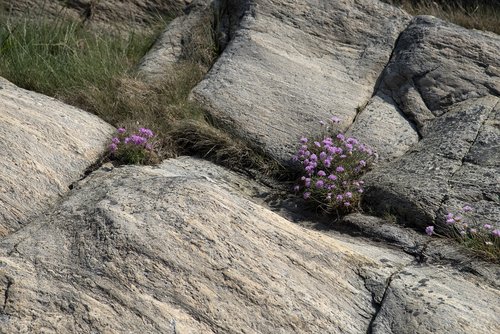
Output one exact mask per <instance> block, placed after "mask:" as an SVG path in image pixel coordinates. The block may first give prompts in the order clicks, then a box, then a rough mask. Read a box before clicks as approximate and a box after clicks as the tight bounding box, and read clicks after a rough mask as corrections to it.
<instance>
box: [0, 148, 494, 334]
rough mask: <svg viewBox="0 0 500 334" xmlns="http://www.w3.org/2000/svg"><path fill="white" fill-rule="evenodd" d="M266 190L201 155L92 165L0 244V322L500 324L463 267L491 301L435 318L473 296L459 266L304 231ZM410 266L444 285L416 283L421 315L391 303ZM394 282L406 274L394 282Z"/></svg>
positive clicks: (122, 327)
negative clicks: (267, 201)
mask: <svg viewBox="0 0 500 334" xmlns="http://www.w3.org/2000/svg"><path fill="white" fill-rule="evenodd" d="M252 184H254V186H252ZM260 187H262V186H260V185H257V184H255V183H254V182H252V181H249V180H246V179H244V178H242V177H240V176H238V175H236V174H234V173H231V172H227V171H225V170H224V169H222V168H221V167H217V166H214V165H212V164H210V163H208V162H202V161H199V160H195V159H191V158H183V159H176V160H166V161H165V162H164V163H163V164H162V165H160V166H159V167H137V166H127V167H122V168H115V169H113V170H111V171H110V170H109V169H100V170H98V171H96V172H94V173H93V174H92V175H91V176H89V177H88V178H86V179H85V180H83V181H81V182H80V183H79V184H78V186H77V187H75V189H73V190H72V192H71V194H70V195H69V196H68V197H67V198H66V199H65V200H64V201H63V202H62V203H61V205H60V206H59V207H58V208H57V209H55V210H54V211H53V212H51V213H50V214H49V215H48V216H47V217H46V218H45V219H43V220H40V221H36V222H33V223H32V224H30V225H29V226H26V227H24V228H23V229H21V230H19V231H18V232H16V233H14V234H11V235H9V236H8V237H6V238H5V239H4V240H2V241H1V242H0V295H2V296H5V300H4V301H3V305H2V304H0V324H1V326H0V332H1V333H26V332H45V333H92V332H96V333H101V332H102V333H139V332H147V333H215V332H219V333H220V332H223V333H241V332H248V333H254V332H259V333H290V332H296V333H318V332H327V333H365V332H367V331H368V329H369V328H370V326H371V321H372V319H375V320H376V326H375V327H374V328H373V329H374V330H375V329H376V330H379V329H378V328H382V329H380V330H383V328H386V327H387V328H389V327H390V328H391V330H392V332H393V333H412V332H417V330H419V329H420V328H423V326H425V328H430V329H432V326H435V328H436V329H441V328H444V327H443V323H445V324H446V329H447V330H449V332H450V333H485V332H491V330H492V329H494V328H495V326H496V327H498V325H500V323H499V320H498V319H497V318H495V316H494V315H495V314H496V313H498V311H500V305H499V300H500V298H499V297H500V293H499V291H498V290H496V289H494V288H492V287H491V285H489V284H488V283H486V282H483V281H481V280H478V279H477V278H475V277H469V276H467V275H462V274H459V276H458V277H459V280H460V282H461V286H462V287H465V288H466V289H469V290H468V291H469V292H468V293H469V294H471V295H474V296H475V299H480V300H484V304H486V305H483V302H481V303H478V304H477V305H476V306H475V308H473V309H470V308H467V307H463V309H461V314H460V318H455V317H448V313H440V314H439V316H440V317H441V318H446V320H445V322H441V323H437V320H436V322H430V323H431V324H432V326H431V325H429V319H428V318H427V316H425V315H424V312H425V311H427V310H428V312H432V311H433V310H436V311H438V312H441V311H443V312H449V314H450V315H453V316H455V315H456V313H455V310H456V307H458V306H457V305H466V303H467V302H464V301H463V300H462V298H465V297H467V296H465V297H463V295H462V294H459V293H455V292H445V291H444V290H445V288H446V286H445V285H446V284H448V283H447V282H449V281H450V280H453V279H455V278H456V276H454V274H453V272H452V270H451V269H449V268H446V267H443V268H440V272H439V273H435V272H434V271H433V268H429V267H427V266H426V265H425V264H424V265H421V266H413V265H412V263H413V260H412V257H410V256H408V255H405V254H403V253H400V252H399V251H397V250H391V249H389V248H385V247H384V246H380V245H379V246H376V245H373V244H369V243H366V242H361V241H360V240H354V239H353V240H351V241H350V240H348V239H346V238H343V239H342V240H337V239H335V238H333V237H331V236H327V235H325V234H322V233H319V232H315V231H310V230H306V229H303V228H300V227H298V226H297V225H295V224H292V223H290V222H288V221H287V220H285V219H284V218H282V217H280V216H278V215H276V214H275V213H273V212H271V211H269V210H267V209H266V208H264V207H263V206H259V205H257V204H255V203H254V202H252V201H250V200H249V198H250V195H252V193H253V192H261V191H262V190H263V189H260ZM240 189H250V192H248V193H247V194H246V195H245V194H243V195H242V194H241V191H240ZM408 266H410V269H408V270H411V273H412V275H414V276H415V277H414V276H409V277H410V281H409V282H410V283H411V284H412V285H415V286H417V285H419V284H422V282H420V283H419V281H420V280H421V278H420V276H426V277H425V279H426V280H428V281H426V284H427V285H429V286H439V289H437V288H436V290H435V291H436V293H431V292H426V293H425V294H423V296H420V295H419V294H418V292H415V291H414V290H411V291H410V292H409V296H410V297H409V299H408V301H409V302H411V303H413V304H412V310H415V311H417V310H420V311H421V314H422V315H421V316H420V317H418V316H415V317H407V316H406V315H405V314H403V315H402V316H399V314H400V313H402V312H403V311H402V310H395V309H393V307H391V306H390V305H393V304H395V305H397V306H400V303H402V302H403V301H402V298H404V296H405V295H404V293H403V292H405V291H406V290H405V289H409V288H407V287H406V286H405V285H404V284H405V283H406V281H405V280H404V279H405V277H406V276H405V272H406V271H405V268H406V267H408ZM399 277H401V278H399ZM388 281H390V282H392V281H394V282H396V283H397V284H395V285H394V287H392V285H390V286H389V290H387V289H386V287H387V282H388ZM386 290H387V291H389V292H386ZM401 291H402V292H401ZM414 295H415V296H420V299H413V296H414ZM442 296H445V297H446V300H445V301H444V302H443V303H441V304H440V299H439V298H441V297H442ZM385 300H387V301H388V303H389V304H388V305H385ZM426 303H430V305H431V306H432V308H428V307H427V304H426ZM378 304H381V310H383V312H381V313H379V314H378V315H377V310H378V308H379V307H378V306H377V305H378ZM434 307H435V309H434ZM387 312H394V313H395V314H397V315H398V316H397V317H393V318H390V319H388V318H387V317H386V314H387ZM398 312H399V313H398ZM483 313H485V314H486V315H485V316H484V319H485V321H473V320H477V317H478V316H479V315H481V317H483V316H482V314H483ZM380 326H382V327H380ZM384 326H385V327H384ZM430 329H429V330H430Z"/></svg>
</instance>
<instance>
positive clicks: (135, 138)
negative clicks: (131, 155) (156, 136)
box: [130, 135, 148, 146]
mask: <svg viewBox="0 0 500 334" xmlns="http://www.w3.org/2000/svg"><path fill="white" fill-rule="evenodd" d="M130 141H131V142H132V143H134V144H135V145H137V146H139V145H144V144H145V143H146V142H147V141H148V140H147V139H146V138H144V137H141V136H138V135H132V136H130Z"/></svg>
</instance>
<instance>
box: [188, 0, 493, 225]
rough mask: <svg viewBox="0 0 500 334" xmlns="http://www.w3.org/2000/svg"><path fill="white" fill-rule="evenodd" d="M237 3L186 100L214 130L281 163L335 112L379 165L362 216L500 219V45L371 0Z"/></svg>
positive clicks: (413, 220) (422, 220) (419, 221)
mask: <svg viewBox="0 0 500 334" xmlns="http://www.w3.org/2000/svg"><path fill="white" fill-rule="evenodd" d="M240 4H241V8H246V12H244V15H243V16H242V19H241V21H240V23H239V26H237V30H233V31H232V34H231V37H232V40H231V41H230V43H229V44H228V46H227V48H226V49H225V51H224V53H223V54H222V56H221V57H220V59H219V60H218V61H217V63H216V64H215V65H214V66H213V68H212V70H211V71H210V72H209V74H208V75H207V77H206V79H205V80H203V81H202V82H201V83H200V84H199V85H198V86H197V87H196V88H195V89H194V90H193V93H192V97H193V98H194V99H196V100H198V101H200V102H201V103H202V105H204V107H205V108H206V109H207V110H208V112H210V113H211V115H212V116H214V118H215V119H216V120H218V121H220V122H221V124H223V125H226V126H227V128H228V129H230V131H233V132H235V133H236V134H237V135H239V136H240V137H242V138H244V139H246V140H247V141H248V142H250V143H251V144H253V145H255V146H256V147H258V148H259V149H262V150H263V151H264V152H267V153H268V154H269V155H271V156H272V157H274V158H276V159H278V160H280V161H282V162H285V163H286V162H289V159H290V156H291V154H292V152H293V151H294V149H296V147H297V138H299V137H300V136H301V135H306V136H314V135H315V134H319V132H320V129H319V123H318V122H319V121H320V120H324V119H328V118H329V116H330V115H332V114H336V115H337V116H340V117H341V118H342V119H343V120H344V122H343V123H342V124H341V126H340V127H339V129H337V130H346V131H347V133H348V135H351V136H355V137H357V138H359V139H360V140H362V141H363V142H365V143H367V144H368V145H370V146H372V147H373V148H375V149H376V150H377V152H378V153H379V155H380V157H381V160H382V162H383V163H381V164H380V165H379V167H377V168H376V169H375V170H374V171H373V173H371V175H370V176H368V177H367V180H368V183H369V185H370V187H369V191H368V193H367V197H366V198H367V200H366V201H365V202H366V205H367V206H369V207H371V208H372V209H374V210H375V211H378V212H380V213H386V212H392V213H395V214H397V215H399V216H400V217H401V220H402V221H405V222H406V223H408V224H414V225H417V226H419V227H424V226H427V225H429V224H431V223H435V222H438V221H440V220H441V219H442V217H443V215H444V214H445V213H446V212H447V211H456V210H458V209H459V208H460V207H462V206H463V205H465V204H469V205H472V206H473V207H474V208H475V209H476V210H477V212H476V213H477V215H476V218H477V219H479V220H481V221H483V222H484V223H489V224H494V225H495V224H497V223H498V222H499V221H500V188H499V185H500V177H499V175H500V156H499V152H500V146H499V145H500V144H499V143H500V127H499V119H500V116H499V108H500V107H499V106H500V104H499V103H498V102H499V96H500V86H499V85H500V72H499V71H500V70H499V69H500V56H499V53H498V50H499V49H500V37H498V36H497V35H495V34H492V33H485V32H479V31H472V30H467V29H464V28H461V27H459V26H456V25H453V24H451V23H446V22H444V21H441V20H439V19H436V18H433V17H427V16H421V17H416V18H414V19H413V20H411V22H409V21H408V16H407V15H406V14H404V13H402V12H400V11H398V10H397V9H394V8H392V7H390V6H386V5H384V4H381V3H379V2H378V1H371V0H365V1H355V2H354V1H336V2H329V3H328V4H326V3H321V4H319V3H317V2H314V1H306V0H303V1H298V2H297V1H296V2H293V4H292V3H291V2H286V3H285V2H283V1H265V2H264V1H263V2H260V1H250V2H248V1H247V2H240ZM245 6H246V7H245ZM388 17H390V18H391V19H388ZM396 39H397V43H396V45H395V46H394V44H395V41H396ZM389 58H390V59H389Z"/></svg>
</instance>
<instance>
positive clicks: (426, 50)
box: [381, 16, 500, 128]
mask: <svg viewBox="0 0 500 334" xmlns="http://www.w3.org/2000/svg"><path fill="white" fill-rule="evenodd" d="M499 45H500V36H498V35H496V34H493V33H488V32H482V31H477V30H468V29H465V28H462V27H459V26H457V25H454V24H451V23H448V22H444V21H442V20H439V19H437V18H434V17H432V16H418V17H416V18H414V19H413V20H412V22H411V23H410V25H409V26H408V28H407V29H406V30H405V31H404V32H403V33H402V34H401V36H400V37H399V39H398V43H397V45H396V47H395V49H394V53H393V56H392V58H391V61H390V62H389V64H388V66H387V68H386V70H385V72H384V74H383V76H382V79H381V90H382V91H384V92H385V93H386V94H388V95H389V96H392V98H393V99H394V100H395V101H396V102H397V103H398V106H399V107H400V108H401V110H402V111H403V112H404V113H405V114H406V115H408V117H410V119H411V120H413V121H415V122H416V124H417V125H418V126H419V128H420V127H423V126H424V124H425V123H426V121H427V120H430V119H433V118H434V117H439V116H441V115H442V114H443V111H444V109H445V107H448V106H451V105H453V104H455V103H458V102H461V101H465V100H468V99H472V98H479V97H482V96H488V95H493V96H499V95H500V76H499V75H498V73H497V72H496V71H495V70H494V69H498V68H500V56H499V55H498V47H499Z"/></svg>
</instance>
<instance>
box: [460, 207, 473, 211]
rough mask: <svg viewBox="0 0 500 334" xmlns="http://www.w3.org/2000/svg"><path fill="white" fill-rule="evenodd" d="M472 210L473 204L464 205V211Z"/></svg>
mask: <svg viewBox="0 0 500 334" xmlns="http://www.w3.org/2000/svg"><path fill="white" fill-rule="evenodd" d="M472 210H473V209H472V207H471V206H469V205H466V206H464V207H463V208H462V211H463V212H470V211H472Z"/></svg>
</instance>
